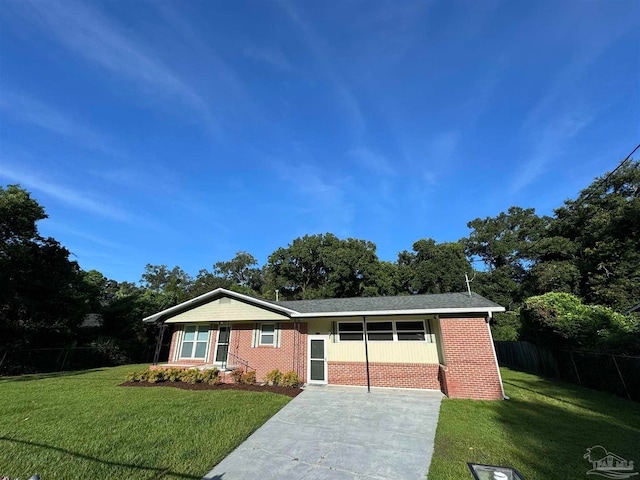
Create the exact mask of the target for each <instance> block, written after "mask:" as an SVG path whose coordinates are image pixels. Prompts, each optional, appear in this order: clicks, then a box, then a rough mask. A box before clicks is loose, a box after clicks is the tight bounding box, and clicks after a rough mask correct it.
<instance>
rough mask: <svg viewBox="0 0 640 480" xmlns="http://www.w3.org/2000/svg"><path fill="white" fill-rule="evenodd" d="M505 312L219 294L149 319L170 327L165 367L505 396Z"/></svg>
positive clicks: (446, 299)
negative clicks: (495, 336)
mask: <svg viewBox="0 0 640 480" xmlns="http://www.w3.org/2000/svg"><path fill="white" fill-rule="evenodd" d="M504 310H505V309H504V307H501V306H500V305H497V304H496V303H493V302H491V301H490V300H487V299H486V298H484V297H482V296H480V295H477V294H475V293H472V294H466V293H444V294H435V295H408V296H397V297H359V298H336V299H323V300H298V301H269V300H263V299H259V298H254V297H252V296H248V295H244V294H241V293H237V292H233V291H229V290H226V289H223V288H218V289H216V290H214V291H212V292H209V293H206V294H204V295H201V296H199V297H197V298H194V299H192V300H189V301H186V302H184V303H181V304H180V305H176V306H174V307H171V308H168V309H166V310H163V311H162V312H159V313H156V314H155V315H151V316H149V317H147V318H145V319H144V321H145V322H148V323H158V324H161V325H168V326H172V327H173V329H172V333H171V347H170V351H169V358H168V363H167V365H181V366H200V367H203V366H217V367H218V368H219V369H221V370H225V369H228V368H231V367H230V366H232V367H234V368H235V367H241V368H245V369H246V368H249V369H251V370H255V371H256V376H257V378H258V380H260V379H261V378H262V377H263V376H264V375H265V374H266V373H267V372H269V371H271V370H273V369H276V368H277V369H279V370H280V371H282V372H286V371H291V370H293V371H295V372H296V373H297V374H298V375H299V377H300V378H301V379H302V380H303V381H304V382H306V383H307V384H314V383H315V384H335V385H363V386H364V385H367V384H370V385H371V386H372V387H394V388H419V389H438V390H441V391H442V392H444V393H445V394H446V395H448V396H449V397H452V398H473V399H502V398H504V392H503V389H502V379H501V377H500V371H499V369H498V363H497V359H496V354H495V350H494V347H493V340H492V337H491V330H490V328H489V319H490V318H491V316H492V314H493V313H495V312H503V311H504Z"/></svg>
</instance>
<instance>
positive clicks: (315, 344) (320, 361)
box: [307, 335, 327, 383]
mask: <svg viewBox="0 0 640 480" xmlns="http://www.w3.org/2000/svg"><path fill="white" fill-rule="evenodd" d="M308 373H309V375H308V377H307V378H308V383H327V338H326V337H323V336H318V335H309V372H308Z"/></svg>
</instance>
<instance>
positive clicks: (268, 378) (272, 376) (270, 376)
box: [262, 368, 282, 386]
mask: <svg viewBox="0 0 640 480" xmlns="http://www.w3.org/2000/svg"><path fill="white" fill-rule="evenodd" d="M281 378H282V374H281V373H280V370H278V369H277V368H276V369H274V370H271V371H270V372H269V373H267V374H266V375H265V376H264V377H263V378H262V380H264V381H265V382H266V383H267V384H271V385H273V386H277V385H278V384H280V380H281Z"/></svg>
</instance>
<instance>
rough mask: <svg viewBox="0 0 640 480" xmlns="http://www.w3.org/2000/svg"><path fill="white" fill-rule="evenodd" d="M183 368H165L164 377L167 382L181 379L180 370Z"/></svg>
mask: <svg viewBox="0 0 640 480" xmlns="http://www.w3.org/2000/svg"><path fill="white" fill-rule="evenodd" d="M184 371H185V369H184V368H167V369H166V370H165V371H164V378H165V380H167V381H169V382H179V381H181V380H182V372H184Z"/></svg>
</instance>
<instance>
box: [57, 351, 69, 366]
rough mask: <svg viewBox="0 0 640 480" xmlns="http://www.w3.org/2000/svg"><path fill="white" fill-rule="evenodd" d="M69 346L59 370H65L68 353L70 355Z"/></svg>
mask: <svg viewBox="0 0 640 480" xmlns="http://www.w3.org/2000/svg"><path fill="white" fill-rule="evenodd" d="M69 350H70V349H69V348H66V349H65V351H64V358H63V359H62V364H61V365H60V370H59V371H63V370H64V364H65V363H66V362H67V355H69Z"/></svg>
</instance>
